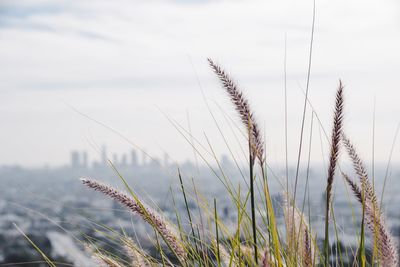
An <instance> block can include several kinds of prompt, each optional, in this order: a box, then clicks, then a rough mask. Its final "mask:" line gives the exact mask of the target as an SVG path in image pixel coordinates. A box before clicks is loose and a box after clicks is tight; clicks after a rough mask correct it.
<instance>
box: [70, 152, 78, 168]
mask: <svg viewBox="0 0 400 267" xmlns="http://www.w3.org/2000/svg"><path fill="white" fill-rule="evenodd" d="M79 165H80V162H79V152H77V151H72V152H71V167H73V168H78V167H80V166H79Z"/></svg>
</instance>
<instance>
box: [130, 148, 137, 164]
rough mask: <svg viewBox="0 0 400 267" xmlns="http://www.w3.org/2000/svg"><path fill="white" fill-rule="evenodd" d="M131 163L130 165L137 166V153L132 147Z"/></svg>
mask: <svg viewBox="0 0 400 267" xmlns="http://www.w3.org/2000/svg"><path fill="white" fill-rule="evenodd" d="M131 165H132V166H137V165H138V159H137V154H136V151H135V150H134V149H132V151H131Z"/></svg>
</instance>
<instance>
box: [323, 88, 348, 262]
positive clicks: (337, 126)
mask: <svg viewBox="0 0 400 267" xmlns="http://www.w3.org/2000/svg"><path fill="white" fill-rule="evenodd" d="M343 100H344V99H343V84H342V81H339V87H338V89H337V92H336V102H335V112H334V116H333V129H332V136H331V149H330V155H329V167H328V178H327V183H326V197H325V201H326V206H325V240H324V255H325V266H328V265H329V212H330V208H331V207H330V203H331V200H332V187H333V179H334V177H335V171H336V164H337V161H338V157H339V146H340V138H341V135H342V127H343V102H344V101H343Z"/></svg>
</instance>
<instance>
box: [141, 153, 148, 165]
mask: <svg viewBox="0 0 400 267" xmlns="http://www.w3.org/2000/svg"><path fill="white" fill-rule="evenodd" d="M146 164H147V155H146V151H144V150H143V151H142V165H143V166H145V165H146Z"/></svg>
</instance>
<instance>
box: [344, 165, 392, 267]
mask: <svg viewBox="0 0 400 267" xmlns="http://www.w3.org/2000/svg"><path fill="white" fill-rule="evenodd" d="M342 175H343V177H344V178H345V180H346V182H347V183H348V184H349V186H350V188H351V190H352V191H353V193H354V195H355V196H356V198H357V200H358V202H360V204H361V205H362V204H363V197H362V191H361V189H360V187H359V186H358V185H357V184H356V183H355V182H354V181H353V180H351V179H350V177H348V176H347V175H346V174H343V173H342ZM365 214H366V220H367V226H368V228H369V229H370V231H371V232H372V233H373V234H374V235H376V242H377V246H378V252H379V253H378V254H379V258H380V263H381V265H382V266H387V267H397V266H398V252H397V246H396V245H395V243H394V239H393V237H392V235H391V234H390V231H389V229H388V228H387V227H386V225H385V222H384V218H383V215H382V214H381V213H377V212H376V210H375V209H374V207H373V203H371V201H369V200H368V199H366V201H365Z"/></svg>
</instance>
